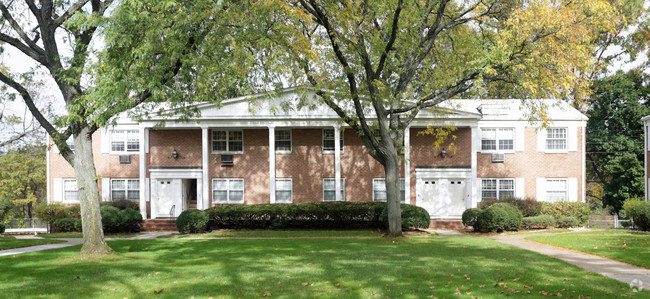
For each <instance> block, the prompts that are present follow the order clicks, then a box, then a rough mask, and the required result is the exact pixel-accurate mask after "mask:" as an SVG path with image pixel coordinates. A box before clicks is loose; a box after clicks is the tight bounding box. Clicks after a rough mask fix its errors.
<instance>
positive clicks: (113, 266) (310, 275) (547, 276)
mask: <svg viewBox="0 0 650 299" xmlns="http://www.w3.org/2000/svg"><path fill="white" fill-rule="evenodd" d="M109 245H110V246H111V247H112V248H113V249H114V250H115V251H116V252H117V254H114V255H109V256H106V257H91V258H80V257H79V255H78V254H77V253H78V252H79V249H80V248H79V246H73V247H67V248H62V249H56V250H48V251H42V252H37V253H27V254H22V255H20V257H19V258H17V257H0V268H2V271H0V289H2V290H5V291H4V292H3V294H2V296H3V298H23V297H25V298H35V297H39V298H40V297H48V298H66V297H75V298H79V297H80V298H91V297H92V298H124V297H128V298H147V297H152V296H156V297H161V298H189V297H192V296H194V297H202V298H205V297H209V296H214V297H215V298H252V297H264V296H272V297H274V298H300V297H304V298H312V297H318V298H330V297H343V298H368V297H377V298H385V297H390V298H425V297H428V296H432V297H440V298H442V297H448V298H449V297H459V298H461V297H464V298H471V297H479V298H497V297H503V296H509V295H510V296H516V297H520V296H526V297H532V298H542V297H548V296H550V295H554V296H557V294H561V295H562V296H563V297H565V298H567V297H568V298H571V297H572V296H573V297H574V298H579V297H580V296H582V298H588V297H591V298H615V297H619V298H620V297H621V296H627V297H630V298H648V296H649V295H650V294H648V293H647V292H636V291H635V290H632V289H631V288H630V287H629V286H628V285H626V284H624V283H620V282H618V281H615V280H612V279H609V278H606V277H603V276H600V275H597V274H595V273H591V272H587V271H585V270H582V269H580V268H578V267H575V266H573V265H569V264H567V263H564V262H562V261H559V260H556V259H553V258H550V257H546V256H542V255H539V254H536V253H533V252H530V251H526V250H522V249H519V248H516V247H512V246H508V245H504V244H501V243H497V242H495V241H493V240H490V239H486V238H446V237H439V238H399V239H389V238H343V239H319V238H313V239H308V238H307V239H263V240H262V239H220V240H188V239H169V240H161V239H158V240H116V241H110V242H109Z"/></svg>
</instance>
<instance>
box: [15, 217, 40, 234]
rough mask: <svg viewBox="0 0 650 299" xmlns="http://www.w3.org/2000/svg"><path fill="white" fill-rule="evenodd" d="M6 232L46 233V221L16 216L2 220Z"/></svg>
mask: <svg viewBox="0 0 650 299" xmlns="http://www.w3.org/2000/svg"><path fill="white" fill-rule="evenodd" d="M4 224H5V232H6V233H46V232H47V222H45V221H44V220H42V219H38V218H18V219H8V220H5V221H4Z"/></svg>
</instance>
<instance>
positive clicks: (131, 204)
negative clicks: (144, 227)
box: [101, 199, 140, 211]
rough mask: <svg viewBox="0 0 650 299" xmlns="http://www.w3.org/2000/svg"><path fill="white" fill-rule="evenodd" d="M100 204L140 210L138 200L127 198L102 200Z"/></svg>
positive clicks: (121, 208)
mask: <svg viewBox="0 0 650 299" xmlns="http://www.w3.org/2000/svg"><path fill="white" fill-rule="evenodd" d="M101 204H102V205H107V206H112V207H116V208H118V209H120V210H124V209H126V208H129V209H133V210H136V211H140V204H138V202H135V201H132V200H128V199H120V200H115V201H104V202H102V203H101Z"/></svg>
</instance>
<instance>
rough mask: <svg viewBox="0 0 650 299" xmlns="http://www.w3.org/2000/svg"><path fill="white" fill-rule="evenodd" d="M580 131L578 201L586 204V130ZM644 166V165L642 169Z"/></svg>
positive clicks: (583, 128) (584, 128)
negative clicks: (579, 193) (580, 185)
mask: <svg viewBox="0 0 650 299" xmlns="http://www.w3.org/2000/svg"><path fill="white" fill-rule="evenodd" d="M581 128H582V129H581V130H580V131H581V132H582V134H580V135H581V139H582V153H580V159H581V160H582V165H581V166H582V169H581V170H582V171H581V172H580V176H581V180H580V181H581V184H582V192H581V195H582V198H581V199H580V201H581V202H585V203H586V202H587V157H586V155H587V128H586V127H581ZM645 165H646V164H644V167H643V168H644V169H645V168H646V167H645Z"/></svg>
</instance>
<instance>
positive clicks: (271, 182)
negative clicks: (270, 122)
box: [269, 126, 275, 203]
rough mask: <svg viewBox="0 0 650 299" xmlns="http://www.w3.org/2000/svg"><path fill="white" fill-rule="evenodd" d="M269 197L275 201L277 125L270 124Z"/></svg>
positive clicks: (271, 200)
mask: <svg viewBox="0 0 650 299" xmlns="http://www.w3.org/2000/svg"><path fill="white" fill-rule="evenodd" d="M269 197H270V202H271V203H275V127H274V126H269Z"/></svg>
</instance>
